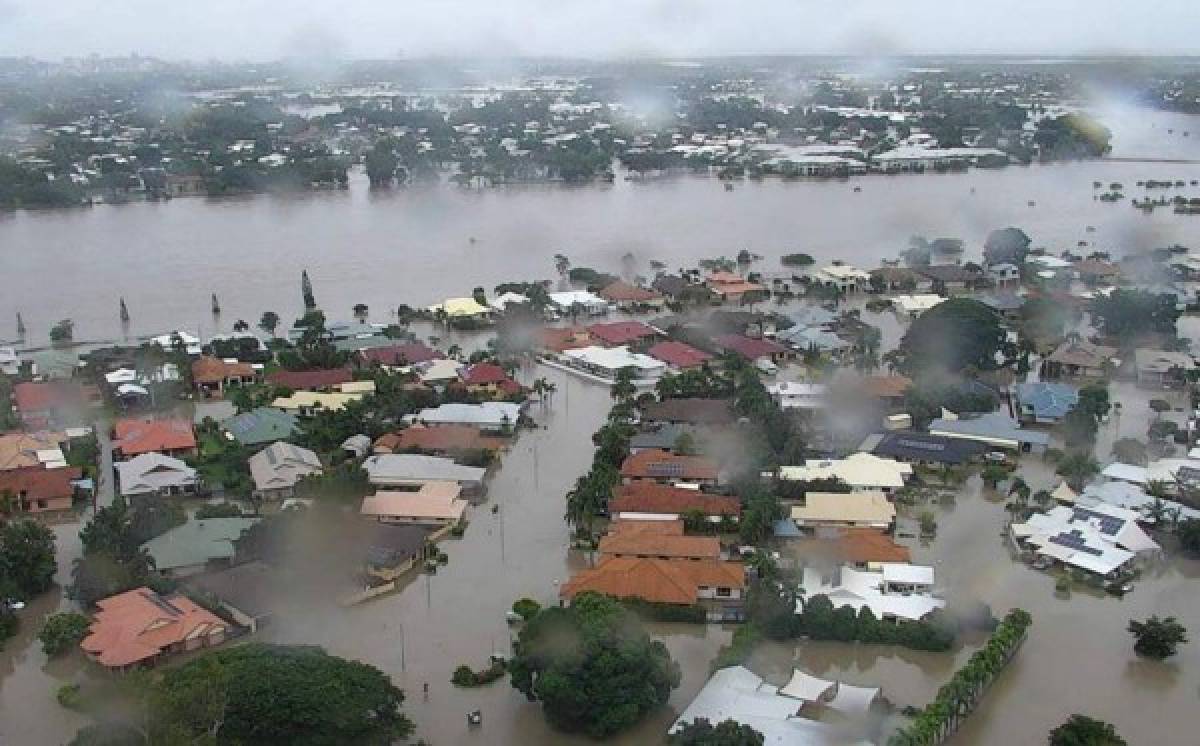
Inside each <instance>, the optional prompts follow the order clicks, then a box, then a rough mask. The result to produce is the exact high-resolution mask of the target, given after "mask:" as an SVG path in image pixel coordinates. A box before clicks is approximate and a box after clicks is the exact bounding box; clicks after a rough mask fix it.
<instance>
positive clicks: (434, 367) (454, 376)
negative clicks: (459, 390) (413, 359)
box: [415, 358, 463, 383]
mask: <svg viewBox="0 0 1200 746" xmlns="http://www.w3.org/2000/svg"><path fill="white" fill-rule="evenodd" d="M462 367H463V366H462V363H460V362H458V361H457V360H450V359H449V358H438V359H436V360H430V361H429V362H426V363H421V364H420V365H418V366H416V368H415V369H416V371H417V377H418V378H420V379H421V383H436V382H437V381H456V380H458V371H459V370H461V369H462Z"/></svg>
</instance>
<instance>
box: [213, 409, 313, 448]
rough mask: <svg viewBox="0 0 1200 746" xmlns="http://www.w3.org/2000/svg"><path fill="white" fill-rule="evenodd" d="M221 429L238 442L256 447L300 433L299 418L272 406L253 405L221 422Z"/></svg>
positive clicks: (249, 446)
mask: <svg viewBox="0 0 1200 746" xmlns="http://www.w3.org/2000/svg"><path fill="white" fill-rule="evenodd" d="M221 429H222V430H224V431H225V432H226V433H227V434H228V435H229V436H230V437H232V438H233V439H234V440H236V441H237V442H238V443H241V444H242V445H244V446H246V447H248V448H256V447H259V446H263V445H267V444H268V443H275V442H277V441H280V440H287V439H288V438H293V437H295V436H297V435H299V434H300V420H299V419H297V418H296V415H294V414H292V413H291V412H285V411H283V410H282V409H275V408H274V407H255V408H254V409H251V410H250V411H249V412H242V413H241V414H238V415H234V416H233V417H230V418H229V419H227V420H224V421H222V422H221Z"/></svg>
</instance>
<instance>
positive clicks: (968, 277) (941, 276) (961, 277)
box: [916, 264, 983, 295]
mask: <svg viewBox="0 0 1200 746" xmlns="http://www.w3.org/2000/svg"><path fill="white" fill-rule="evenodd" d="M916 271H917V273H918V274H920V275H921V276H923V277H926V278H928V279H929V281H930V282H931V283H933V292H935V293H946V294H948V295H960V294H962V293H965V292H966V291H968V290H970V289H971V288H972V287H973V286H974V285H975V284H976V283H977V282H978V281H979V280H980V279H981V278H982V276H983V275H982V273H981V272H979V271H978V270H976V269H970V268H968V267H966V266H965V265H962V264H934V265H930V266H928V267H917V268H916Z"/></svg>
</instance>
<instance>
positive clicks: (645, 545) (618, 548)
mask: <svg viewBox="0 0 1200 746" xmlns="http://www.w3.org/2000/svg"><path fill="white" fill-rule="evenodd" d="M600 554H603V555H608V556H612V557H658V558H660V559H700V560H705V559H706V560H717V559H720V558H721V541H720V540H719V539H717V538H716V537H715V536H673V535H670V534H653V533H647V532H630V531H625V532H621V533H616V534H609V535H608V536H605V537H602V538H601V539H600Z"/></svg>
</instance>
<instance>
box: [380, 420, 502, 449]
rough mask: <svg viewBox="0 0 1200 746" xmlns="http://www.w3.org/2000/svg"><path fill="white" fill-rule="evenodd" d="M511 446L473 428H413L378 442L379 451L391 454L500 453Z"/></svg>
mask: <svg viewBox="0 0 1200 746" xmlns="http://www.w3.org/2000/svg"><path fill="white" fill-rule="evenodd" d="M507 444H508V441H506V440H505V439H503V438H496V437H492V436H488V435H483V434H482V433H480V432H479V428H475V427H471V426H470V425H435V426H432V427H426V426H422V425H413V426H412V427H409V428H406V429H404V430H401V431H400V432H398V433H387V434H386V435H382V436H380V437H379V438H378V439H376V441H375V448H377V449H380V450H383V451H385V452H391V453H401V452H403V451H408V450H413V449H419V450H422V451H432V452H434V453H445V452H449V451H466V450H474V449H487V450H498V449H500V448H503V447H504V446H505V445H507Z"/></svg>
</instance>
